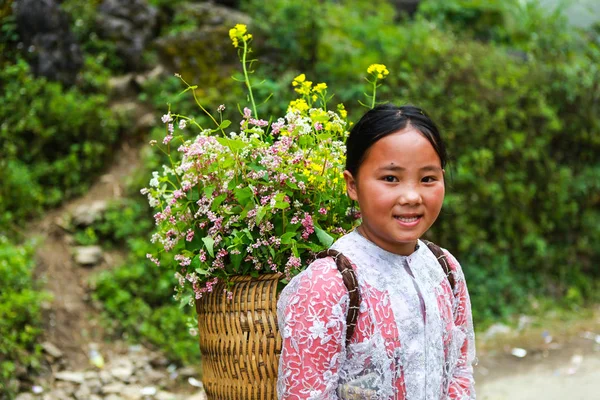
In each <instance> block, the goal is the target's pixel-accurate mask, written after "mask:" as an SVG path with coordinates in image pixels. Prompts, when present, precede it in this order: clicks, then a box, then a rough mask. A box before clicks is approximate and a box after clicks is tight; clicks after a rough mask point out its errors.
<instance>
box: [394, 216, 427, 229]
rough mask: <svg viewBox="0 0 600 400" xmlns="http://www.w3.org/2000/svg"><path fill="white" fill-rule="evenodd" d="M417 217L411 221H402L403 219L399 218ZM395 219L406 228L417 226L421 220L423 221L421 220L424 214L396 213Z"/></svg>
mask: <svg viewBox="0 0 600 400" xmlns="http://www.w3.org/2000/svg"><path fill="white" fill-rule="evenodd" d="M415 217H416V218H417V219H416V220H414V221H411V222H406V221H402V220H400V219H399V218H415ZM394 219H395V220H396V222H398V224H400V225H401V226H403V227H405V228H412V227H414V226H417V225H418V224H419V222H421V220H422V219H423V215H420V214H400V215H394Z"/></svg>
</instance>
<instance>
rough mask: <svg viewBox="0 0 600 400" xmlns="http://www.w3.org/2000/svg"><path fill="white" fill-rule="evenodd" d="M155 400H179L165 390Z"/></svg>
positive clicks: (157, 394)
mask: <svg viewBox="0 0 600 400" xmlns="http://www.w3.org/2000/svg"><path fill="white" fill-rule="evenodd" d="M154 399H155V400H177V396H176V395H174V394H173V393H169V392H165V391H163V390H161V391H160V392H158V393H156V395H155V396H154Z"/></svg>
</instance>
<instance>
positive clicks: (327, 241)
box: [315, 226, 333, 247]
mask: <svg viewBox="0 0 600 400" xmlns="http://www.w3.org/2000/svg"><path fill="white" fill-rule="evenodd" d="M315 232H316V234H317V237H318V238H319V242H321V244H323V246H327V247H329V246H331V245H332V244H333V237H331V235H329V233H327V232H325V231H324V230H323V229H321V228H319V227H318V226H315Z"/></svg>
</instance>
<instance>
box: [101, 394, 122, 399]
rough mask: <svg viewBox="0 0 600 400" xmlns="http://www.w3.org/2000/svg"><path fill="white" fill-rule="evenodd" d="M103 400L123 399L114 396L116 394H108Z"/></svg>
mask: <svg viewBox="0 0 600 400" xmlns="http://www.w3.org/2000/svg"><path fill="white" fill-rule="evenodd" d="M104 400H123V398H122V397H121V396H118V395H116V394H109V395H108V396H106V397H105V398H104Z"/></svg>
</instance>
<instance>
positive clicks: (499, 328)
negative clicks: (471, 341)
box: [483, 323, 512, 339]
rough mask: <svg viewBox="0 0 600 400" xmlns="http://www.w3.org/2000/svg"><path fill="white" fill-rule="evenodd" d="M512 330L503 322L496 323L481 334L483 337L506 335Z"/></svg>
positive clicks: (490, 337)
mask: <svg viewBox="0 0 600 400" xmlns="http://www.w3.org/2000/svg"><path fill="white" fill-rule="evenodd" d="M511 332H512V329H511V328H510V327H509V326H507V325H504V324H500V323H496V324H493V325H492V326H490V327H489V328H488V330H487V331H485V333H484V334H483V336H484V338H485V339H492V338H494V337H496V336H498V335H500V336H504V335H508V334H510V333H511Z"/></svg>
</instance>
